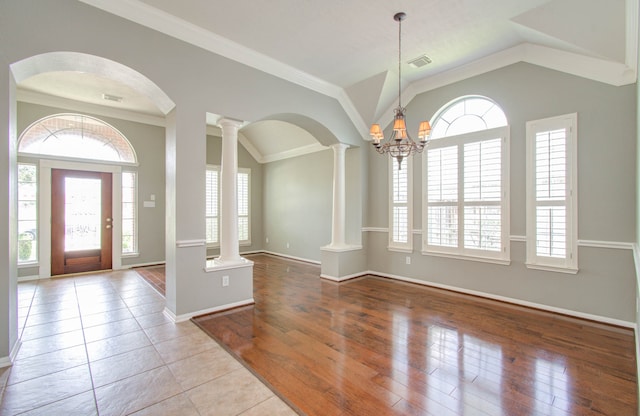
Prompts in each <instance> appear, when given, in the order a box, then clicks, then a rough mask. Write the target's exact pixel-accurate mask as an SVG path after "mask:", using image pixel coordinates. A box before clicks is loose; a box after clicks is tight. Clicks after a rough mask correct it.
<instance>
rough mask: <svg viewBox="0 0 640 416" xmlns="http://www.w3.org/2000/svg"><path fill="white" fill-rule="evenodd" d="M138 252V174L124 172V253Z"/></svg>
mask: <svg viewBox="0 0 640 416" xmlns="http://www.w3.org/2000/svg"><path fill="white" fill-rule="evenodd" d="M136 253H138V174H137V172H134V171H129V170H125V171H123V172H122V254H123V255H133V254H136Z"/></svg>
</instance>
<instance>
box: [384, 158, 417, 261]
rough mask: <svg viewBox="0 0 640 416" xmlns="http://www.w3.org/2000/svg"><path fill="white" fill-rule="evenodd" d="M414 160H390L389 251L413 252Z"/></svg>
mask: <svg viewBox="0 0 640 416" xmlns="http://www.w3.org/2000/svg"><path fill="white" fill-rule="evenodd" d="M412 178H413V158H405V159H404V160H403V161H402V163H401V164H400V166H398V163H397V162H396V160H395V159H394V158H391V157H390V158H389V190H390V193H391V197H390V198H389V246H388V248H389V250H394V251H405V252H411V251H412V250H413V236H412V231H413V230H412V229H413V195H412V194H413V192H412V190H413V179H412Z"/></svg>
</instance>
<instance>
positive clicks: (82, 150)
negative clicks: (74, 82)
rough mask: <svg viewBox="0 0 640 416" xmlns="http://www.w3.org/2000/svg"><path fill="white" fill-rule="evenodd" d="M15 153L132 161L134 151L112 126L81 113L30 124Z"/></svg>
mask: <svg viewBox="0 0 640 416" xmlns="http://www.w3.org/2000/svg"><path fill="white" fill-rule="evenodd" d="M18 152H19V153H21V154H30V155H38V156H55V157H64V158H73V159H88V160H100V161H105V162H116V163H124V164H135V163H136V154H135V151H134V149H133V147H132V146H131V143H129V141H128V140H127V138H126V137H125V136H124V135H123V134H122V133H120V132H119V131H118V130H117V129H116V128H115V127H113V126H111V125H109V124H107V123H105V122H104V121H102V120H98V119H97V118H94V117H89V116H86V115H82V114H55V115H52V116H48V117H45V118H43V119H40V120H38V121H36V122H35V123H33V124H32V125H31V126H29V127H28V128H27V129H26V130H25V131H24V133H22V136H21V137H20V139H19V142H18Z"/></svg>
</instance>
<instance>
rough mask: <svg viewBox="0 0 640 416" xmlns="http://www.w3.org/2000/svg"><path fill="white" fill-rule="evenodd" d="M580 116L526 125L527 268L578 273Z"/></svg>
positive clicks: (572, 115)
mask: <svg viewBox="0 0 640 416" xmlns="http://www.w3.org/2000/svg"><path fill="white" fill-rule="evenodd" d="M576 156H577V114H569V115H565V116H559V117H553V118H548V119H544V120H536V121H530V122H528V123H527V260H526V263H527V266H528V267H530V268H538V269H543V270H552V271H561V272H567V273H577V271H578V258H577V254H578V253H577V240H578V233H577V192H576V191H577V186H576V184H577V175H576V169H577V160H576Z"/></svg>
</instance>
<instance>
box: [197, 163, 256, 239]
mask: <svg viewBox="0 0 640 416" xmlns="http://www.w3.org/2000/svg"><path fill="white" fill-rule="evenodd" d="M205 186H206V194H205V201H206V207H205V220H206V241H207V244H211V245H217V244H219V243H220V167H219V166H207V171H206V181H205ZM237 192H238V240H239V242H240V243H241V244H247V243H250V240H251V221H250V207H251V205H250V198H249V196H250V193H251V170H250V169H242V168H240V169H238V176H237Z"/></svg>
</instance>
